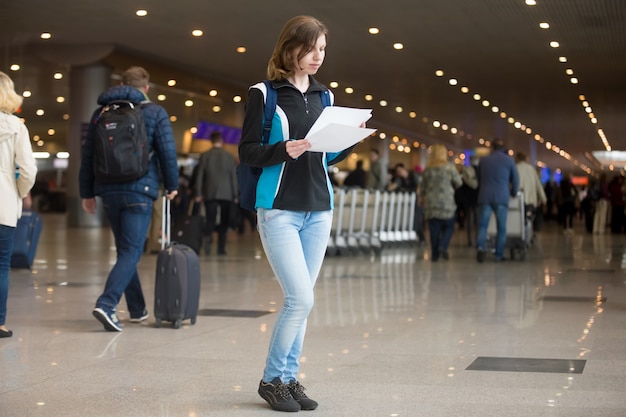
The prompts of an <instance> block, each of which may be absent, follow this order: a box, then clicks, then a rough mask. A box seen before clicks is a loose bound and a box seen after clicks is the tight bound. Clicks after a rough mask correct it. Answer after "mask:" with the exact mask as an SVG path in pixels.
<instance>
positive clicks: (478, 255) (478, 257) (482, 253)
mask: <svg viewBox="0 0 626 417" xmlns="http://www.w3.org/2000/svg"><path fill="white" fill-rule="evenodd" d="M476 260H477V261H478V262H481V263H482V262H484V261H485V251H484V250H482V249H478V252H476Z"/></svg>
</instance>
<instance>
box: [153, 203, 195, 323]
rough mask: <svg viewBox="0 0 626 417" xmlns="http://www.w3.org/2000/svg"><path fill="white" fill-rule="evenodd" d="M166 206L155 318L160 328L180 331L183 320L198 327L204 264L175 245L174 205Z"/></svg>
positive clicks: (180, 246)
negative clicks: (166, 326)
mask: <svg viewBox="0 0 626 417" xmlns="http://www.w3.org/2000/svg"><path fill="white" fill-rule="evenodd" d="M163 199H164V200H165V201H164V202H163V219H162V223H161V226H162V230H164V231H165V236H164V239H162V242H161V252H159V255H158V257H157V266H156V280H155V283H154V317H155V320H156V321H155V325H156V327H161V322H163V321H168V322H171V323H172V325H173V326H174V328H176V329H178V328H180V325H181V323H182V321H183V320H187V319H191V324H195V323H196V317H197V316H198V306H199V301H200V260H199V259H198V254H197V253H196V252H194V250H193V249H191V248H190V247H189V246H187V245H183V244H180V243H176V242H172V241H171V240H170V232H171V214H170V201H169V200H166V199H165V197H163Z"/></svg>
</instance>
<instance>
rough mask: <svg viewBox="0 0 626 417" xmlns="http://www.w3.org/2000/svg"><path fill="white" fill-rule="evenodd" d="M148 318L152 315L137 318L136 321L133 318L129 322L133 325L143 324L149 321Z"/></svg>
mask: <svg viewBox="0 0 626 417" xmlns="http://www.w3.org/2000/svg"><path fill="white" fill-rule="evenodd" d="M148 317H150V315H149V314H146V315H145V316H141V317H139V318H135V319H133V318H131V319H130V320H129V321H130V322H131V323H141V322H144V321H146V320H148Z"/></svg>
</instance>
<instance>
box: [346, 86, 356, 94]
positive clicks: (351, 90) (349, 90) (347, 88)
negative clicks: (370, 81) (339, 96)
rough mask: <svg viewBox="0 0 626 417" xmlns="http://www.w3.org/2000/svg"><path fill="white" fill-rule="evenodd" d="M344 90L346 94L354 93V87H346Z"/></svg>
mask: <svg viewBox="0 0 626 417" xmlns="http://www.w3.org/2000/svg"><path fill="white" fill-rule="evenodd" d="M344 91H345V92H346V94H352V93H354V89H353V88H352V87H346V88H345V89H344Z"/></svg>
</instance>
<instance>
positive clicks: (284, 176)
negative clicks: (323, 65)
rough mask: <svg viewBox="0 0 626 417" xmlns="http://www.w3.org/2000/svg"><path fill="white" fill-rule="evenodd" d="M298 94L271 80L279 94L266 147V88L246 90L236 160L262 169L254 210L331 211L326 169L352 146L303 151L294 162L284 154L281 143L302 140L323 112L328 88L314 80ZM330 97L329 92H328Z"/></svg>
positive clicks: (286, 85) (285, 152) (261, 85)
mask: <svg viewBox="0 0 626 417" xmlns="http://www.w3.org/2000/svg"><path fill="white" fill-rule="evenodd" d="M309 79H310V85H309V88H308V90H307V91H306V93H302V92H301V91H300V90H298V89H297V88H296V87H294V86H293V85H292V84H291V83H290V82H288V81H273V82H272V86H273V87H274V88H275V89H276V92H277V93H278V97H277V104H276V113H275V114H274V119H273V120H272V129H271V131H270V137H269V143H268V144H267V145H262V144H261V140H262V137H263V117H264V107H265V94H266V87H265V84H264V83H262V82H261V83H258V84H255V85H253V86H252V87H250V90H249V94H248V102H247V104H246V115H245V118H244V121H243V128H242V135H241V142H240V144H239V159H240V161H241V162H242V163H245V164H247V165H250V166H252V167H259V168H263V172H262V174H261V177H260V178H259V182H258V184H257V192H256V208H265V209H281V210H293V211H325V210H332V209H333V188H332V184H331V182H330V178H329V176H328V165H330V164H335V163H337V162H340V161H341V160H343V159H344V158H345V157H346V156H347V155H349V153H350V151H351V150H352V147H350V148H348V149H346V150H344V151H342V152H339V153H326V152H305V153H304V154H302V155H301V156H300V157H298V158H297V159H292V158H291V157H290V156H289V154H287V151H286V148H285V142H286V141H288V140H290V139H302V138H304V137H305V136H306V134H307V133H308V132H309V129H311V126H313V124H314V123H315V121H316V120H317V118H318V117H319V115H320V114H321V113H322V109H323V106H322V99H321V95H320V91H325V90H328V88H327V87H326V86H324V85H322V84H321V83H319V82H318V81H316V80H315V79H314V78H313V77H309ZM330 94H331V97H332V92H330Z"/></svg>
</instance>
